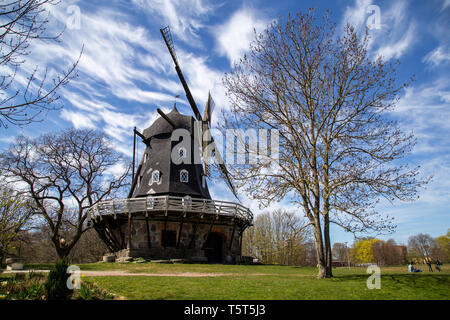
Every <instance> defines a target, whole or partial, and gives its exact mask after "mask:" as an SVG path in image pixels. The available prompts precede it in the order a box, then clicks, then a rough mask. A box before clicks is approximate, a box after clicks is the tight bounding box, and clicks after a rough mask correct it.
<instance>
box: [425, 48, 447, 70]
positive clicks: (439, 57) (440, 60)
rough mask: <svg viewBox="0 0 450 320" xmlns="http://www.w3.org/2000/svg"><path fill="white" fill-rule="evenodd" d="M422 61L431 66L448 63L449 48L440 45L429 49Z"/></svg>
mask: <svg viewBox="0 0 450 320" xmlns="http://www.w3.org/2000/svg"><path fill="white" fill-rule="evenodd" d="M422 62H424V63H426V64H428V65H431V66H432V67H438V66H440V65H444V64H449V63H450V48H449V47H448V46H446V45H440V46H438V47H437V48H436V49H434V50H432V51H430V52H429V53H428V54H427V55H426V56H425V57H424V58H423V59H422Z"/></svg>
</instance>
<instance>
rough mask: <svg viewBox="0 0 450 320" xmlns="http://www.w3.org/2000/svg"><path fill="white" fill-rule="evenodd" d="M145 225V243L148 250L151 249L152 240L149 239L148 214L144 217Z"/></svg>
mask: <svg viewBox="0 0 450 320" xmlns="http://www.w3.org/2000/svg"><path fill="white" fill-rule="evenodd" d="M145 225H146V227H147V243H148V248H149V249H150V248H151V247H152V240H151V237H150V226H149V224H148V214H146V215H145Z"/></svg>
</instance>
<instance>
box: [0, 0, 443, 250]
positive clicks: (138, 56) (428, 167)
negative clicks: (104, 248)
mask: <svg viewBox="0 0 450 320" xmlns="http://www.w3.org/2000/svg"><path fill="white" fill-rule="evenodd" d="M311 7H314V8H316V11H317V14H318V16H320V15H321V14H323V13H324V12H325V10H327V9H329V10H330V11H331V19H332V20H333V21H334V22H335V23H336V26H337V31H336V32H337V33H340V32H342V30H343V26H345V24H346V23H350V24H352V25H353V26H355V28H356V30H358V31H360V32H361V31H362V30H364V28H365V27H366V26H369V27H370V31H369V33H370V36H371V41H370V43H369V54H370V56H371V57H372V58H373V59H376V58H377V57H378V56H379V55H382V56H383V58H384V59H385V60H390V61H394V60H397V59H398V60H400V62H401V64H400V66H399V68H398V73H397V75H398V79H399V80H401V81H407V80H409V79H410V78H411V77H412V76H414V78H415V81H414V82H413V83H412V85H410V86H409V87H408V88H407V89H405V90H403V91H402V92H401V94H400V100H399V101H398V104H397V108H396V109H395V111H394V112H392V114H391V116H392V117H394V118H395V119H396V120H398V121H399V123H400V125H401V126H402V127H404V129H405V130H406V131H411V130H412V131H413V133H414V135H415V136H416V138H417V145H416V148H415V149H414V150H413V152H412V154H411V155H409V157H408V158H407V160H408V163H410V164H411V165H420V166H421V173H422V174H423V175H424V176H433V180H432V182H431V183H429V184H428V186H427V188H426V189H425V190H422V191H421V192H420V198H419V200H418V201H415V202H413V203H401V202H395V203H394V204H390V203H380V205H379V206H378V207H377V209H378V210H379V212H381V213H383V214H386V215H390V216H393V217H395V222H396V224H397V230H396V232H395V233H393V234H390V235H383V236H380V238H381V239H389V238H393V239H395V240H396V241H397V242H399V243H406V242H407V239H408V237H409V236H411V235H415V234H418V233H428V234H430V235H431V236H433V237H437V236H439V235H443V234H445V233H446V232H447V229H448V228H450V223H449V222H450V219H449V216H450V120H449V119H450V81H449V74H450V34H449V32H448V30H450V0H428V1H406V0H389V1H370V0H338V1H307V0H304V1H286V0H278V1H267V0H255V1H227V0H223V1H209V0H184V1H174V0H161V1H156V0H131V1H125V0H108V1H104V0H99V1H82V0H80V1H76V0H65V1H63V2H62V3H61V4H59V5H58V6H56V7H53V6H52V7H49V10H50V16H49V19H50V24H49V26H48V30H49V31H50V32H58V30H62V28H65V31H64V33H63V35H62V37H61V39H60V40H61V41H60V42H59V43H49V42H33V44H32V46H31V47H30V51H31V54H30V55H29V56H28V57H27V60H26V63H25V67H26V68H29V69H33V68H34V67H35V66H40V68H39V69H38V72H43V71H44V70H45V67H47V69H48V71H49V74H50V76H51V75H55V74H58V73H60V72H61V71H62V70H65V69H68V68H69V67H70V65H71V64H72V63H74V61H76V59H77V58H78V57H79V55H80V51H81V49H82V48H83V54H82V56H81V59H80V62H79V65H78V77H77V78H75V79H73V80H72V81H71V82H70V84H69V85H67V86H65V87H64V88H62V90H61V91H60V92H59V94H60V96H61V102H62V104H63V105H64V108H63V109H61V110H57V111H52V112H50V113H48V114H47V115H46V116H45V118H44V119H43V120H44V121H42V122H39V123H34V124H31V125H27V126H23V127H17V126H9V127H8V128H0V151H2V150H5V149H6V148H7V147H8V145H9V144H10V143H11V142H12V141H13V139H14V138H15V137H16V136H17V135H19V134H24V135H27V136H30V137H37V136H39V135H40V134H43V133H48V132H51V131H57V130H61V129H63V128H69V127H75V128H97V129H99V130H101V131H103V132H104V133H105V134H106V135H107V136H108V137H109V138H110V139H111V141H113V145H114V147H115V148H116V149H117V150H118V151H120V152H122V153H124V154H126V155H131V152H132V141H133V127H135V126H136V127H137V128H138V130H140V131H143V130H144V129H145V128H147V127H148V126H149V125H150V124H151V123H152V122H153V121H154V120H155V119H156V118H157V117H158V114H157V113H156V108H158V107H159V108H161V109H162V110H163V111H166V112H168V111H169V110H170V109H171V108H172V106H173V104H174V101H175V96H176V95H180V98H178V99H177V107H178V109H179V111H180V112H182V113H184V114H192V111H191V110H190V107H189V105H188V103H187V100H186V99H185V98H184V97H185V95H184V91H183V88H182V86H181V84H180V82H179V80H178V78H177V75H176V73H175V70H174V67H173V62H172V60H171V57H170V55H169V54H168V51H167V48H166V47H165V45H164V42H163V40H162V37H161V34H160V31H159V29H160V28H162V27H165V26H167V25H170V28H171V31H172V36H173V40H174V44H175V50H176V54H177V57H178V59H179V63H180V65H181V68H182V70H183V73H184V75H185V77H186V79H187V82H188V84H189V87H190V89H191V91H192V94H193V96H194V98H195V100H196V102H197V105H198V106H199V107H200V112H203V106H204V105H205V103H206V100H207V97H208V91H211V94H212V96H213V97H214V100H215V102H216V108H215V112H214V114H213V123H215V124H217V121H218V120H219V113H220V110H221V109H225V110H227V108H229V102H228V100H227V98H226V96H225V90H224V88H223V85H222V79H223V76H224V73H225V72H228V71H230V68H231V67H232V65H233V62H235V61H238V60H239V58H240V57H242V56H243V54H245V52H246V51H247V50H248V46H249V43H250V42H251V40H252V38H253V32H254V30H256V32H260V31H263V30H264V28H265V27H266V26H267V25H268V24H269V23H270V22H271V21H273V20H274V19H277V18H278V17H286V16H287V15H288V14H289V13H291V14H295V13H297V12H299V11H303V12H304V11H306V10H308V8H311ZM41 74H42V73H41ZM19 76H21V75H20V74H19ZM22 79H23V78H22ZM142 150H143V146H141V149H140V150H139V151H140V152H142ZM209 188H210V192H211V195H212V197H213V199H220V200H230V201H233V196H232V194H231V192H229V191H227V189H226V187H225V185H224V184H223V183H218V184H214V185H211V183H210V185H209ZM241 198H242V202H243V204H244V205H246V206H248V207H249V208H250V209H251V210H252V211H253V213H254V214H255V215H256V214H259V213H261V212H262V211H264V210H267V209H275V208H285V209H289V210H294V211H295V210H298V211H299V212H300V209H298V208H295V207H293V206H292V205H291V204H290V203H288V202H287V201H282V202H280V203H275V204H273V205H272V206H271V207H270V208H265V209H260V208H259V206H258V203H256V202H255V201H251V200H249V199H248V198H247V197H246V196H245V195H242V196H241ZM331 238H332V242H349V243H351V242H353V241H354V238H353V235H352V234H349V233H346V232H344V231H343V230H340V229H338V228H337V227H336V228H333V229H332V234H331Z"/></svg>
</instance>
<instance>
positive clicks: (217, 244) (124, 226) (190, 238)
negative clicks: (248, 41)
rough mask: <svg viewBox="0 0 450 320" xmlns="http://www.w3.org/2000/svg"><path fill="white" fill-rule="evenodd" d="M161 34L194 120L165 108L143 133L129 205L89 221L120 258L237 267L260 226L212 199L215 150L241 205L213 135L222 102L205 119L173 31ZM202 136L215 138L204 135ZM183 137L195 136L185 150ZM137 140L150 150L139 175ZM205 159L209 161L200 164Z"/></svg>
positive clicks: (121, 202) (97, 209) (103, 205)
mask: <svg viewBox="0 0 450 320" xmlns="http://www.w3.org/2000/svg"><path fill="white" fill-rule="evenodd" d="M160 31H161V34H162V36H163V39H164V42H165V44H166V45H167V48H168V49H169V53H170V55H171V56H172V59H173V62H174V64H175V70H176V72H177V74H178V77H179V79H180V81H181V84H182V86H183V89H184V91H185V93H186V98H187V100H188V102H189V105H190V106H191V108H192V111H193V113H194V117H193V116H189V115H183V114H181V113H180V112H179V111H178V110H177V108H176V106H174V108H173V109H172V110H171V111H170V112H169V113H167V114H166V113H164V112H163V111H161V110H160V109H157V112H158V114H159V115H160V117H159V118H158V119H156V120H155V121H154V122H153V124H152V125H151V126H150V127H148V128H147V129H145V130H144V131H143V132H142V133H140V132H139V131H137V130H136V128H135V129H134V146H133V181H132V186H131V189H130V192H129V196H128V198H127V199H117V200H111V201H103V202H100V203H98V204H96V205H95V206H93V207H91V208H90V209H89V212H88V215H89V217H90V220H91V221H92V224H93V226H94V228H95V230H97V232H98V234H99V235H100V237H101V238H102V239H103V241H104V242H105V243H106V244H107V246H108V247H109V249H110V251H111V252H113V253H114V254H115V255H116V257H117V258H119V259H131V258H135V257H145V258H148V259H155V258H156V259H167V258H171V259H174V258H177V259H180V258H181V259H188V260H195V259H197V260H204V261H209V262H233V261H236V260H237V259H238V258H239V257H240V254H241V245H242V233H243V231H244V230H245V229H246V228H247V227H248V226H250V225H251V224H252V220H253V215H252V213H251V212H250V210H249V209H247V208H245V207H244V206H242V205H241V204H240V203H233V202H226V201H220V200H213V199H211V196H210V193H209V190H208V186H207V183H206V176H207V174H208V172H209V171H210V166H211V163H210V157H209V153H210V152H211V150H214V151H213V152H214V156H215V158H216V160H217V161H216V162H217V164H218V168H219V171H220V174H221V175H222V177H223V178H224V180H225V181H226V183H227V185H228V187H229V188H230V190H231V192H232V193H233V194H234V195H235V196H236V198H237V194H236V190H235V188H234V186H233V184H232V182H231V179H230V174H229V172H228V170H227V168H226V166H225V164H224V163H223V161H222V158H221V155H220V152H219V151H218V150H217V148H216V145H215V142H214V139H213V138H212V136H211V135H210V134H208V133H209V130H210V128H211V114H212V110H213V107H214V101H213V99H212V97H211V94H208V101H207V103H206V107H205V110H204V114H203V116H202V115H201V114H200V112H199V110H198V108H197V105H196V103H195V100H194V98H193V97H192V94H191V91H190V89H189V87H188V85H187V83H186V80H185V78H184V76H183V73H182V71H181V68H180V66H179V63H178V60H177V57H176V54H175V50H174V45H173V41H172V37H171V34H170V29H169V27H166V28H164V29H161V30H160ZM197 131H201V132H206V133H207V134H200V135H197V136H196V132H197ZM177 132H185V133H187V135H184V136H182V139H183V142H184V144H182V147H179V148H178V146H179V145H180V143H179V141H178V140H176V139H174V136H175V135H176V134H177ZM198 136H199V137H200V139H197V138H196V137H198ZM137 137H140V138H141V140H142V142H143V143H144V144H145V151H144V154H143V156H142V159H141V161H140V163H139V166H138V167H137V169H136V170H135V168H134V161H135V154H136V151H135V149H136V138H137ZM184 139H187V141H184ZM199 152H200V153H201V155H202V156H203V162H200V163H197V162H196V161H195V159H198V158H199V157H198V153H199ZM174 159H175V160H176V159H178V160H179V161H174Z"/></svg>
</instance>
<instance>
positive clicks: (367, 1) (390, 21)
mask: <svg viewBox="0 0 450 320" xmlns="http://www.w3.org/2000/svg"><path fill="white" fill-rule="evenodd" d="M389 4H390V6H389V7H380V6H378V8H379V9H380V10H379V13H380V16H379V18H380V28H379V29H377V28H373V27H372V28H370V29H369V36H370V39H369V43H368V49H369V54H370V55H371V56H372V57H373V59H376V58H377V57H378V56H380V55H381V56H382V57H383V59H384V60H385V61H387V60H390V59H393V58H395V59H399V58H400V57H402V56H403V55H405V54H406V53H407V52H408V51H409V50H411V48H412V47H413V45H414V44H415V43H416V42H417V40H418V27H417V23H416V21H415V20H414V18H412V16H411V13H410V12H409V11H408V2H407V1H405V0H395V1H392V2H389ZM373 5H377V4H376V3H373V1H371V0H355V2H354V5H353V6H348V7H347V8H346V11H345V13H344V16H343V18H342V20H341V24H340V29H341V30H342V31H343V30H344V29H343V27H344V26H345V25H346V24H347V23H349V24H350V25H352V26H354V27H355V30H356V31H357V32H358V33H359V34H360V35H362V34H363V33H364V32H365V30H366V27H367V23H368V19H370V18H371V16H372V15H374V14H376V13H375V12H373V11H371V10H369V9H370V8H371V7H370V6H373Z"/></svg>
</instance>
